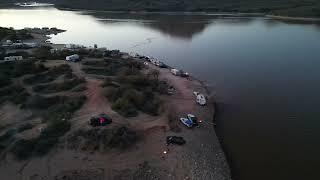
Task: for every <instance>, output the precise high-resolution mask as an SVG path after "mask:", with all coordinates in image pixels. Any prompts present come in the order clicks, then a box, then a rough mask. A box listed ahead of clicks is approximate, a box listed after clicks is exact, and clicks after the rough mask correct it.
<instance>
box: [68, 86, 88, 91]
mask: <svg viewBox="0 0 320 180" xmlns="http://www.w3.org/2000/svg"><path fill="white" fill-rule="evenodd" d="M87 89H88V88H87V86H86V84H80V85H79V86H77V87H75V88H74V89H73V90H72V92H82V91H85V90H87Z"/></svg>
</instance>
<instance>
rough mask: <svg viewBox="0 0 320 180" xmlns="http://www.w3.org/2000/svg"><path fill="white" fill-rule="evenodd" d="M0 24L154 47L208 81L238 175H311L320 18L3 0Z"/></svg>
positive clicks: (89, 41) (319, 126)
mask: <svg viewBox="0 0 320 180" xmlns="http://www.w3.org/2000/svg"><path fill="white" fill-rule="evenodd" d="M0 26H6V27H14V28H24V27H39V26H46V27H58V28H62V29H66V30H68V31H67V32H65V33H63V34H59V35H57V36H53V39H52V42H54V43H77V44H84V45H87V46H90V45H91V46H93V44H98V45H99V46H105V47H108V48H110V49H120V50H123V51H127V52H130V51H135V52H139V53H143V54H145V55H152V56H154V57H157V58H159V59H161V60H163V61H164V62H166V63H168V64H170V65H172V66H177V67H179V68H183V69H184V70H186V71H189V72H190V73H192V74H193V75H194V76H196V77H198V78H200V79H202V80H205V81H207V83H208V84H209V85H210V87H211V89H212V92H213V94H214V96H215V97H216V101H217V102H218V110H219V112H218V116H217V132H218V134H219V136H220V138H221V140H222V142H223V146H224V148H225V150H226V153H227V156H228V159H229V161H230V164H231V167H232V171H233V176H234V179H239V180H257V179H260V180H261V179H262V180H264V179H265V180H270V179H273V180H274V179H279V180H284V179H290V180H295V179H297V180H298V179H299V180H300V179H317V177H318V174H317V172H316V171H317V170H318V168H317V167H319V162H320V155H319V152H320V143H319V140H320V111H319V107H320V95H319V92H320V82H319V81H320V71H319V69H320V26H318V25H315V24H296V23H285V22H279V21H273V20H266V19H263V18H227V17H217V16H203V15H193V16H182V15H156V14H148V15H133V14H120V13H117V14H110V13H92V12H76V11H60V10H57V9H54V8H46V9H28V10H27V9H19V10H18V9H10V10H9V9H3V10H0Z"/></svg>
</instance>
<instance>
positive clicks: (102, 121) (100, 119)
mask: <svg viewBox="0 0 320 180" xmlns="http://www.w3.org/2000/svg"><path fill="white" fill-rule="evenodd" d="M111 123H112V119H111V118H110V117H109V116H108V115H106V114H104V113H102V114H99V115H98V116H93V117H91V118H90V121H89V124H90V125H91V126H93V127H96V126H106V125H108V124H111Z"/></svg>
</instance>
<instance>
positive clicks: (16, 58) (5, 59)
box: [4, 56, 23, 62]
mask: <svg viewBox="0 0 320 180" xmlns="http://www.w3.org/2000/svg"><path fill="white" fill-rule="evenodd" d="M21 60H23V57H22V56H8V57H4V61H5V62H8V61H21Z"/></svg>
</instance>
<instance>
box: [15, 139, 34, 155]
mask: <svg viewBox="0 0 320 180" xmlns="http://www.w3.org/2000/svg"><path fill="white" fill-rule="evenodd" d="M36 142H37V141H36V140H25V139H21V140H19V141H17V142H16V143H15V144H14V146H13V147H12V148H11V152H12V153H13V154H14V155H15V156H16V157H17V158H18V159H22V160H23V159H27V158H29V157H30V156H31V155H32V153H33V150H34V147H35V144H36Z"/></svg>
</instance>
